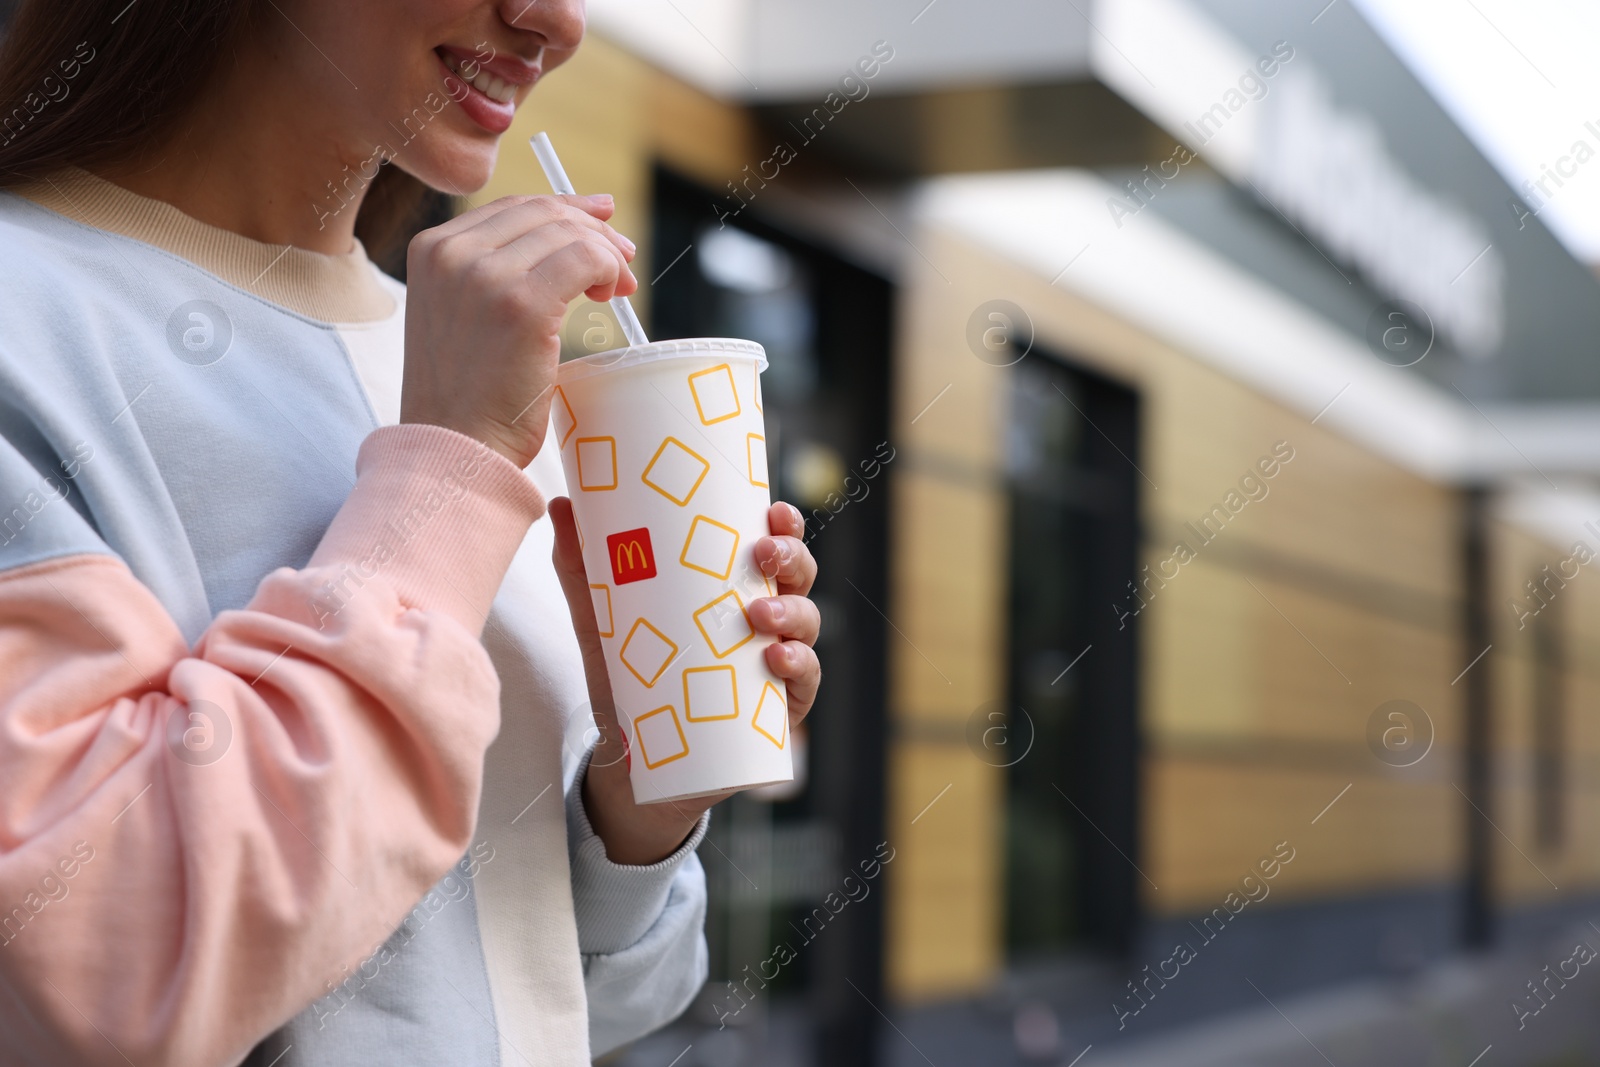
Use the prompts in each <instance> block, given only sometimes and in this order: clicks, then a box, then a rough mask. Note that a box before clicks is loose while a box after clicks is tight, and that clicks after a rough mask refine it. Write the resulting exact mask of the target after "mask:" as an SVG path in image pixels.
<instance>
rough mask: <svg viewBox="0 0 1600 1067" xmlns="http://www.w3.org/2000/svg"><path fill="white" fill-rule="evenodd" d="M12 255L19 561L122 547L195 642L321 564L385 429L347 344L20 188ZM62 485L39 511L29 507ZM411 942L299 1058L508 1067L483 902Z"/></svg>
mask: <svg viewBox="0 0 1600 1067" xmlns="http://www.w3.org/2000/svg"><path fill="white" fill-rule="evenodd" d="M0 249H3V252H4V254H3V255H0V272H3V276H0V294H4V295H3V296H0V434H3V436H4V439H5V440H4V442H3V443H0V542H4V543H3V544H0V569H9V568H11V567H16V566H20V565H23V564H27V563H31V562H37V561H41V560H46V559H50V558H53V557H58V556H62V555H69V554H74V553H81V552H98V553H102V554H103V553H107V552H109V553H111V554H114V555H115V556H117V557H119V558H121V559H122V560H123V561H125V562H126V563H127V565H128V567H129V569H130V570H131V571H132V572H133V574H134V576H135V577H136V578H138V579H139V581H141V582H142V583H143V584H144V585H145V586H147V587H148V588H150V589H151V590H152V591H153V592H154V593H155V595H156V597H157V598H158V599H159V600H160V601H161V603H162V604H163V605H164V606H165V607H166V608H167V610H168V612H169V613H170V614H171V615H172V616H173V618H174V619H175V620H176V621H177V623H178V626H179V628H180V630H181V631H182V632H183V634H184V637H185V638H186V639H188V640H189V641H190V642H191V643H192V642H194V641H195V640H196V639H197V638H198V637H199V636H200V634H201V633H202V632H203V631H204V630H205V628H206V627H207V626H208V625H209V624H210V622H211V618H212V616H213V615H215V614H216V613H217V612H219V611H222V610H225V609H229V608H239V607H243V606H244V605H245V604H246V603H247V602H248V601H249V600H250V597H251V596H252V595H253V594H254V592H255V588H256V585H257V584H258V583H259V582H260V580H261V578H262V577H264V576H265V575H266V574H268V573H269V572H271V571H272V570H274V569H276V568H278V567H303V566H304V565H305V564H306V562H307V561H308V560H309V559H310V556H311V553H312V551H313V549H314V548H315V547H316V545H317V543H318V541H319V540H320V539H321V537H322V534H323V532H324V530H326V528H327V526H328V523H329V522H330V521H331V520H332V518H333V516H334V514H335V513H336V512H337V511H338V509H339V507H340V505H342V504H343V502H344V500H345V498H346V496H347V495H348V494H349V491H350V488H351V486H352V485H353V484H354V479H355V460H356V452H357V450H358V448H359V447H360V444H361V441H362V440H363V439H364V438H365V437H366V435H367V434H368V433H369V432H370V431H371V430H372V429H374V428H375V426H376V424H377V421H376V418H375V417H374V415H373V413H372V410H371V407H370V405H369V404H368V403H367V400H366V396H365V394H364V393H363V391H362V389H361V385H360V382H359V380H358V378H357V377H356V374H355V371H354V368H353V367H352V366H351V364H350V360H349V357H348V354H347V353H346V352H345V350H344V346H343V343H342V342H341V341H340V340H339V337H338V334H337V332H336V331H335V330H334V329H333V328H332V327H330V326H327V325H325V324H322V323H318V322H315V321H313V320H310V319H306V318H303V317H301V316H298V315H295V314H293V313H292V312H289V311H287V310H286V309H284V308H281V307H278V306H276V305H274V304H270V303H268V302H266V301H263V300H261V299H259V298H257V297H255V296H252V295H250V294H248V293H245V292H243V291H241V290H239V289H237V288H235V287H233V286H231V285H228V284H227V283H226V282H223V281H222V280H221V279H219V278H217V277H215V276H214V275H211V274H209V273H207V272H206V271H203V270H201V269H200V268H199V267H196V266H195V265H193V264H191V263H189V262H188V261H186V260H183V259H181V258H179V257H177V256H174V255H171V254H169V253H167V252H164V251H162V250H159V249H155V248H152V247H151V246H149V245H146V244H144V243H142V242H139V241H135V240H133V239H131V238H126V237H122V236H119V235H115V234H109V233H107V232H105V231H102V230H97V229H94V228H92V227H88V226H84V225H81V224H79V223H76V222H73V221H72V220H70V219H66V218H64V217H62V216H60V215H57V214H55V213H54V212H51V211H47V210H45V209H43V208H40V207H37V206H36V205H33V204H31V203H29V202H28V201H26V200H23V199H21V198H19V197H17V196H15V195H13V194H9V193H7V194H0ZM85 278H92V279H94V280H95V284H94V285H93V286H92V287H86V286H85V285H84V284H83V280H84V279H85ZM197 301H198V302H201V303H194V302H197ZM191 311H193V312H194V313H197V314H199V315H200V316H201V318H200V319H193V318H190V317H189V313H190V312H191ZM169 324H171V326H170V328H169ZM191 329H193V330H199V331H201V332H200V333H196V334H191V336H190V337H189V341H190V342H191V344H192V345H193V347H189V346H186V345H185V344H184V336H183V335H184V331H185V330H191ZM206 329H210V330H211V331H212V332H211V334H210V340H211V346H210V347H209V348H208V347H207V346H206V345H205V344H204V343H203V342H205V341H206V334H205V330H206ZM174 338H176V339H175V340H174ZM84 446H87V448H88V449H89V450H91V455H90V458H89V459H87V460H86V461H85V460H78V457H80V456H81V455H82V454H83V452H84ZM74 460H78V462H77V466H76V467H75V468H74V467H73V466H72V464H73V462H74ZM63 463H66V464H68V466H67V467H63V466H62V464H63ZM68 470H73V471H74V476H73V477H71V478H65V477H64V476H65V474H66V472H67V471H68ZM52 484H55V485H59V486H61V487H62V488H61V490H56V491H55V496H56V498H55V499H53V500H50V501H47V502H46V503H45V504H44V506H42V507H39V508H38V509H37V510H33V509H32V508H31V507H30V504H31V503H33V502H34V501H30V500H29V498H28V496H27V494H28V493H30V492H34V493H38V492H39V491H40V487H41V486H42V485H43V486H48V485H52ZM62 490H64V491H65V495H64V496H62V495H60V494H61V491H62ZM19 504H20V505H21V506H22V508H23V511H24V512H25V513H26V520H25V521H23V520H22V519H21V518H18V517H16V516H17V511H16V508H17V506H18V505H19ZM7 516H12V517H13V518H12V526H13V529H12V530H10V531H6V527H5V519H6V517H7ZM452 877H457V876H456V875H455V874H454V872H453V873H452V875H447V876H446V878H445V879H444V880H442V881H441V882H440V883H439V886H438V887H436V888H435V890H434V891H433V892H434V893H439V892H446V893H449V892H450V890H449V889H448V888H447V883H449V881H450V879H451V878H452ZM406 933H407V932H406V930H405V929H404V928H402V929H401V930H400V931H397V933H396V934H395V936H394V938H392V939H391V941H392V942H396V943H398V942H400V941H401V940H404V942H405V943H404V944H403V945H400V946H398V947H399V951H397V952H396V953H394V955H395V960H394V962H393V963H392V964H391V965H390V966H388V967H385V968H384V970H385V971H387V972H389V973H385V974H382V975H381V978H382V981H379V982H375V983H373V984H372V985H371V987H370V988H366V989H363V990H362V991H361V992H360V993H358V994H357V995H355V996H353V997H352V998H350V1000H349V1003H347V1004H345V1005H344V1006H343V1008H342V1010H341V1011H340V1012H339V1013H338V1015H337V1017H336V1022H337V1025H334V1023H333V1022H329V1023H328V1025H327V1026H325V1027H319V1026H318V1023H319V1018H323V1019H325V1018H326V1007H325V1006H324V1009H323V1013H322V1015H321V1016H320V1017H319V1014H318V1013H317V1011H316V1010H315V1009H316V1007H317V1006H316V1005H313V1006H312V1007H311V1008H308V1009H307V1011H306V1012H304V1013H302V1014H301V1016H299V1017H298V1018H296V1019H295V1020H294V1021H292V1022H291V1024H290V1025H289V1026H288V1027H287V1028H286V1030H285V1036H286V1039H284V1040H279V1042H278V1045H277V1049H278V1050H279V1051H281V1050H282V1049H283V1048H284V1046H285V1045H286V1044H289V1043H295V1044H297V1045H298V1047H297V1048H296V1049H294V1050H292V1051H290V1052H289V1053H288V1054H287V1055H286V1056H284V1058H283V1059H281V1060H280V1061H279V1063H278V1067H334V1065H343V1064H351V1063H374V1064H377V1063H384V1064H398V1065H408V1064H417V1065H419V1067H420V1065H422V1064H430V1065H431V1064H437V1063H446V1062H447V1063H451V1064H460V1065H465V1067H496V1065H497V1064H498V1058H499V1057H498V1038H497V1031H496V1027H495V1022H494V1005H493V1001H492V998H491V996H490V992H489V985H488V979H487V975H486V970H485V966H484V960H483V947H482V944H481V942H480V940H479V934H478V926H477V917H476V911H475V903H474V899H473V897H472V895H471V893H470V892H468V893H467V894H466V895H465V896H464V897H463V898H462V899H460V900H458V901H453V902H452V903H451V904H450V906H449V908H447V909H445V911H444V912H442V913H441V915H440V916H439V917H438V918H436V919H435V920H434V921H432V922H429V923H428V924H426V926H425V927H424V929H423V930H422V931H420V932H418V933H417V934H416V935H415V936H411V937H407V936H406ZM443 983H449V985H450V986H453V987H454V992H452V991H451V990H450V988H449V987H448V986H447V985H445V984H443ZM444 993H448V994H449V995H444ZM313 1035H315V1036H313ZM421 1035H426V1040H424V1039H423V1038H422V1036H421ZM269 1040H273V1039H269ZM440 1049H448V1050H450V1053H449V1054H448V1055H443V1054H439V1050H440ZM275 1054H276V1053H275ZM270 1059H271V1057H268V1061H270ZM263 1062H267V1061H263Z"/></svg>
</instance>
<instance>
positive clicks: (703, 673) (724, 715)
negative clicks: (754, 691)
mask: <svg viewBox="0 0 1600 1067" xmlns="http://www.w3.org/2000/svg"><path fill="white" fill-rule="evenodd" d="M683 713H684V716H685V717H687V718H688V720H689V721H690V722H716V721H718V720H720V719H737V718H738V717H739V682H738V676H737V675H736V674H735V673H734V670H733V665H732V664H720V665H718V666H715V667H687V668H685V669H684V672H683Z"/></svg>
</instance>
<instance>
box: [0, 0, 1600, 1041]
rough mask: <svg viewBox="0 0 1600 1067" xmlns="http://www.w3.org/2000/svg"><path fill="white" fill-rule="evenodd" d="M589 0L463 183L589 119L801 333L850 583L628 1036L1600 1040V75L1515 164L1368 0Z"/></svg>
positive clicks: (635, 185) (710, 318)
mask: <svg viewBox="0 0 1600 1067" xmlns="http://www.w3.org/2000/svg"><path fill="white" fill-rule="evenodd" d="M1370 6H1381V5H1376V4H1374V5H1370ZM1471 6H1472V7H1473V8H1474V10H1475V11H1477V13H1478V15H1480V16H1482V17H1483V19H1484V21H1485V22H1486V23H1487V24H1488V25H1489V26H1490V28H1492V29H1494V30H1495V32H1496V33H1498V34H1500V36H1501V37H1505V35H1504V34H1503V33H1501V31H1500V30H1499V29H1497V28H1495V27H1494V24H1493V23H1492V22H1489V16H1488V15H1485V14H1484V13H1483V10H1482V9H1481V8H1479V7H1478V5H1476V4H1472V5H1471ZM8 8H9V4H8V3H6V2H5V0H0V18H3V15H4V13H5V12H6V11H7V10H8ZM590 15H591V35H590V38H589V40H588V41H587V43H586V44H585V45H584V47H583V49H582V50H581V51H580V53H579V54H578V56H577V57H576V58H575V59H574V60H572V61H571V62H570V63H569V64H568V66H567V67H565V68H563V69H562V70H561V71H559V72H558V73H557V74H555V75H553V76H552V77H551V78H550V80H549V81H548V83H547V84H544V85H542V86H541V87H540V88H539V90H538V92H537V93H536V95H535V96H534V98H533V100H532V102H531V103H530V105H528V106H527V107H525V108H524V109H523V110H522V112H521V114H520V115H519V116H518V118H517V122H516V125H515V126H514V127H513V129H512V131H511V133H510V134H509V135H508V136H507V138H506V140H505V145H504V148H503V151H502V157H501V162H500V165H499V168H498V171H497V173H496V176H495V178H494V181H493V183H492V184H491V186H490V187H489V188H488V189H486V190H484V191H483V193H482V194H481V195H480V197H479V198H478V199H480V200H488V199H493V198H494V197H497V196H500V195H504V194H506V193H513V192H528V191H542V190H544V189H545V185H544V182H543V179H542V177H540V175H539V172H538V169H537V167H536V165H535V162H534V159H533V157H532V155H531V153H528V152H526V151H525V150H523V149H522V142H523V141H525V140H526V138H527V137H528V136H529V135H530V134H532V133H534V132H536V131H537V130H540V129H545V130H548V131H549V132H550V134H551V136H552V138H553V140H554V141H555V143H556V144H557V146H558V147H559V149H560V151H561V154H562V157H563V159H564V161H565V162H566V165H567V169H568V171H569V173H570V174H571V175H572V177H573V179H574V181H575V182H576V183H577V185H578V186H579V188H580V189H582V190H594V191H600V190H604V191H609V192H612V193H613V194H614V195H615V196H616V200H617V204H618V212H617V218H616V220H615V221H616V224H617V226H618V228H619V229H621V230H622V231H623V232H625V233H628V234H630V235H632V236H633V237H634V238H635V239H636V240H638V241H639V243H640V245H641V258H640V262H639V265H638V266H637V273H639V276H640V278H641V280H642V281H643V282H644V283H645V284H644V287H643V290H642V292H641V294H640V296H639V297H638V298H637V301H636V302H637V303H638V305H639V306H640V310H641V312H642V315H643V318H644V320H645V322H646V325H647V327H648V328H649V330H650V333H651V336H652V337H655V338H668V337H674V336H697V335H734V336H739V337H747V338H751V339H754V340H757V341H760V342H761V343H762V344H764V345H765V346H766V349H767V352H768V355H769V358H770V360H771V367H770V369H769V371H768V372H767V374H766V376H765V379H764V395H765V403H766V408H765V416H766V419H767V421H768V440H769V451H770V455H771V457H772V469H773V471H774V475H775V480H774V486H773V491H774V496H775V497H777V498H781V499H786V500H790V501H793V502H794V503H796V504H798V505H799V506H800V507H801V508H802V509H803V510H804V511H805V513H806V514H807V515H808V523H807V525H808V531H809V539H810V543H811V545H812V549H813V551H814V552H815V553H816V555H817V556H818V557H819V559H820V560H821V562H822V577H821V580H820V583H819V585H818V588H817V591H816V599H817V600H818V602H819V603H820V604H821V605H822V608H823V613H824V618H825V625H824V631H823V636H822V639H821V642H820V644H819V649H820V651H821V653H822V657H823V662H824V664H825V672H826V681H825V683H824V689H823V693H822V697H821V700H820V703H819V705H818V707H817V710H816V711H815V712H814V713H813V715H812V717H811V719H810V721H809V722H808V724H807V725H808V729H807V730H806V731H805V733H804V734H803V735H798V734H797V737H796V740H797V742H801V743H803V748H804V752H805V757H806V758H805V760H804V763H805V768H804V770H805V773H804V774H803V776H802V780H801V781H800V782H798V783H797V784H796V785H795V786H794V787H793V788H789V789H784V790H778V791H768V792H766V793H765V794H763V795H752V796H744V797H740V798H738V799H736V800H735V801H733V802H730V803H729V804H727V805H725V806H724V808H722V809H720V810H719V815H718V817H717V818H716V819H715V820H714V823H713V831H712V835H711V837H710V838H709V839H708V841H707V843H706V845H705V846H703V847H702V849H701V856H702V859H703V860H704V862H705V864H706V866H707V869H708V873H709V877H710V880H711V893H712V914H711V918H710V926H709V929H710V939H711V947H712V956H711V959H712V964H711V966H712V981H711V982H710V983H709V984H708V986H707V987H706V989H705V991H704V993H703V995H702V997H701V998H700V1001H699V1002H698V1003H697V1004H696V1005H695V1006H694V1007H693V1008H692V1009H691V1010H690V1011H689V1012H688V1013H686V1015H685V1016H684V1017H683V1019H681V1020H680V1021H679V1022H678V1023H676V1024H674V1025H673V1026H672V1027H671V1028H669V1029H668V1030H667V1031H665V1032H663V1033H661V1034H658V1035H654V1036H652V1037H650V1038H647V1039H646V1040H644V1041H641V1042H640V1043H638V1044H637V1045H635V1046H634V1047H632V1048H630V1049H626V1050H623V1051H622V1052H620V1053H618V1054H617V1055H616V1056H614V1057H613V1058H612V1062H614V1063H616V1064H623V1065H627V1067H635V1065H637V1067H736V1065H746V1064H751V1065H753V1064H761V1065H773V1067H800V1065H810V1064H828V1065H830V1067H831V1065H841V1067H847V1065H861V1067H866V1065H889V1064H893V1065H915V1064H922V1063H927V1064H930V1065H935V1067H952V1065H963V1064H982V1065H1003V1064H1021V1063H1054V1064H1061V1065H1063V1067H1066V1065H1076V1064H1080V1063H1081V1064H1082V1065H1083V1067H1097V1065H1100V1064H1106V1065H1122V1067H1132V1065H1134V1064H1141V1065H1142V1064H1163V1065H1166V1064H1194V1065H1200V1064H1206V1065H1211V1064H1215V1065H1222V1064H1228V1065H1236V1064H1274V1065H1276V1064H1283V1065H1288V1064H1301V1063H1308V1064H1309V1063H1323V1062H1327V1063H1337V1064H1340V1065H1345V1064H1407V1065H1410V1064H1419V1065H1420V1064H1435V1063H1437V1064H1458V1065H1461V1067H1471V1065H1476V1064H1480V1063H1481V1064H1482V1065H1483V1067H1491V1065H1497V1064H1528V1065H1542V1067H1556V1065H1561V1064H1568V1065H1570V1064H1590V1063H1600V1022H1596V1019H1600V1015H1597V1013H1596V1008H1600V977H1597V976H1594V975H1591V974H1590V973H1589V971H1590V970H1593V969H1594V968H1586V966H1585V965H1586V964H1587V963H1588V962H1589V960H1590V959H1593V958H1595V956H1596V949H1600V925H1597V924H1600V907H1597V906H1596V905H1597V903H1600V807H1597V804H1596V795H1595V794H1596V788H1597V785H1596V782H1597V772H1596V763H1597V759H1600V728H1597V725H1596V721H1595V718H1594V716H1593V714H1592V713H1591V709H1592V707H1593V704H1592V701H1593V700H1594V699H1595V697H1596V689H1597V679H1600V666H1597V660H1596V654H1595V651H1594V646H1593V645H1591V644H1590V642H1591V641H1594V640H1595V639H1596V637H1597V636H1600V577H1597V576H1596V575H1595V574H1593V573H1591V572H1592V571H1595V570H1596V569H1597V568H1600V560H1597V558H1596V557H1597V554H1600V492H1597V491H1596V489H1595V480H1596V477H1597V476H1600V360H1597V359H1596V358H1595V357H1596V352H1595V348H1596V342H1595V338H1596V336H1597V333H1600V299H1597V298H1600V283H1597V281H1596V278H1595V276H1594V274H1592V273H1591V271H1590V270H1589V269H1588V268H1587V267H1586V266H1585V265H1584V264H1583V263H1581V262H1579V261H1578V260H1577V259H1575V258H1574V256H1573V254H1572V253H1571V252H1570V251H1569V250H1568V247H1567V246H1564V245H1563V243H1562V242H1561V241H1560V240H1558V239H1557V236H1556V235H1554V234H1552V232H1551V230H1550V229H1548V228H1547V226H1546V220H1547V219H1548V218H1549V217H1550V216H1548V215H1547V214H1545V212H1544V211H1543V208H1544V207H1545V206H1546V205H1547V204H1550V203H1559V202H1560V198H1561V194H1562V191H1563V190H1564V188H1565V185H1564V183H1565V182H1568V181H1573V180H1575V176H1577V175H1578V174H1579V172H1580V171H1581V170H1582V168H1584V167H1586V166H1589V165H1590V161H1591V159H1593V158H1594V157H1595V156H1596V153H1597V152H1600V110H1597V111H1596V113H1595V115H1594V118H1595V120H1596V121H1595V123H1594V125H1585V124H1577V125H1575V126H1574V128H1573V129H1572V130H1571V134H1570V137H1571V141H1572V145H1571V146H1570V147H1569V148H1566V149H1565V150H1564V154H1561V155H1556V154H1555V152H1554V151H1552V155H1551V158H1550V161H1549V163H1548V164H1547V165H1544V166H1541V167H1540V168H1539V169H1537V170H1529V171H1528V173H1527V174H1526V175H1525V178H1526V180H1508V179H1507V178H1506V177H1505V176H1504V171H1505V166H1504V165H1503V160H1502V161H1500V163H1501V165H1500V166H1499V167H1498V168H1497V166H1496V162H1495V161H1493V160H1491V159H1490V158H1489V157H1488V155H1486V152H1485V150H1484V149H1483V148H1482V147H1481V146H1480V144H1479V143H1477V142H1475V141H1474V140H1472V139H1470V138H1469V136H1468V135H1467V133H1466V132H1464V131H1463V126H1462V120H1461V118H1460V117H1459V116H1454V117H1453V116H1452V114H1451V113H1450V112H1449V111H1447V109H1446V108H1445V107H1444V106H1441V103H1440V101H1439V100H1437V99H1436V98H1435V96H1434V95H1431V94H1430V91H1429V90H1428V89H1427V88H1425V87H1424V85H1423V84H1422V83H1421V82H1419V80H1418V77H1417V75H1416V74H1415V73H1413V69H1412V68H1410V67H1408V66H1407V64H1406V63H1405V62H1403V61H1402V59H1401V58H1400V57H1399V56H1398V55H1397V54H1396V52H1395V51H1394V49H1393V47H1392V45H1391V44H1390V43H1386V39H1385V38H1384V37H1383V36H1380V34H1379V33H1378V32H1377V30H1376V29H1374V24H1375V21H1369V20H1368V18H1366V17H1364V16H1363V14H1362V11H1361V10H1359V9H1358V8H1357V7H1354V6H1352V3H1351V2H1350V0H1332V2H1327V0H1048V2H1047V0H985V2H984V3H982V4H978V3H973V2H972V0H909V2H907V0H811V2H810V3H805V4H802V3H798V2H796V0H762V2H760V3H756V2H755V0H591V5H590ZM1397 17H1398V16H1397ZM1469 17H1470V16H1469ZM1401 21H1404V19H1401ZM1413 21H1415V19H1413ZM1505 39H1506V44H1507V46H1508V51H1507V53H1506V57H1505V62H1507V63H1510V64H1515V63H1517V62H1519V60H1518V59H1517V58H1516V57H1517V56H1518V55H1521V60H1520V61H1525V62H1527V63H1529V65H1530V66H1532V65H1533V63H1532V60H1530V59H1528V57H1527V56H1526V55H1525V54H1522V52H1521V50H1520V49H1518V47H1517V45H1516V44H1515V43H1513V42H1512V41H1511V39H1510V38H1509V37H1506V38H1505ZM1535 69H1537V68H1535ZM1540 76H1541V77H1543V76H1544V75H1543V74H1542V73H1541V74H1540ZM1545 80H1547V81H1548V80H1549V79H1548V78H1546V79H1545ZM1580 145H1581V146H1582V148H1580V147H1579V146H1580ZM1552 147H1553V149H1554V148H1556V147H1557V146H1552ZM1593 169H1594V171H1595V172H1596V173H1600V163H1595V164H1593ZM1590 180H1592V177H1591V179H1590ZM621 343H622V342H621V338H620V332H619V331H618V329H617V327H616V324H615V322H614V321H613V320H612V319H611V318H610V317H609V313H608V312H607V310H606V309H605V308H604V307H603V306H598V305H592V304H581V305H578V306H575V307H574V308H573V310H572V313H571V315H570V317H569V320H568V323H567V326H566V329H565V347H566V348H567V350H568V353H567V354H568V355H569V356H576V355H581V354H584V353H586V352H594V351H600V350H603V349H607V348H611V347H615V346H617V345H619V344H621ZM1591 920H1592V921H1591ZM1580 944H1584V945H1592V946H1594V948H1590V949H1588V952H1587V955H1586V954H1585V952H1584V951H1582V950H1580V949H1579V947H1578V946H1579V945H1580ZM1475 1057H1476V1058H1475Z"/></svg>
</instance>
